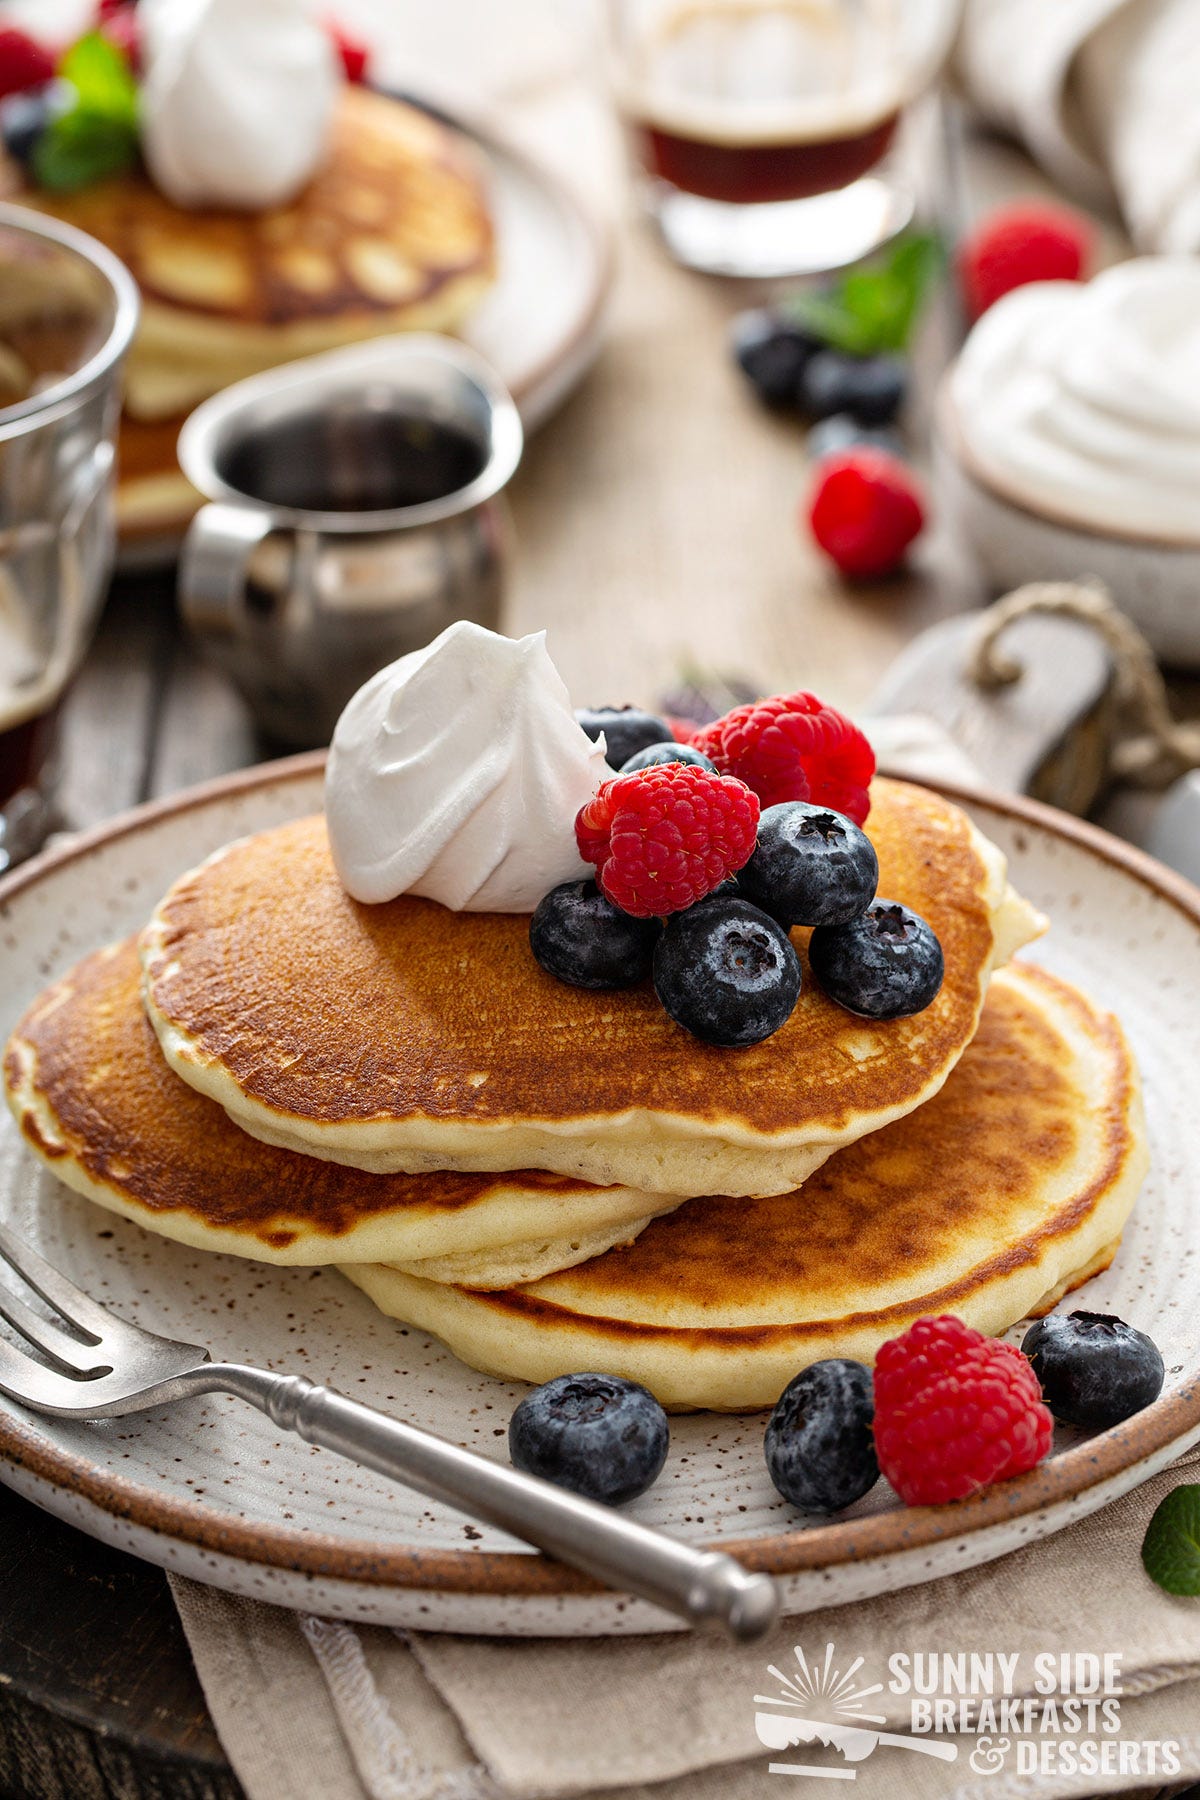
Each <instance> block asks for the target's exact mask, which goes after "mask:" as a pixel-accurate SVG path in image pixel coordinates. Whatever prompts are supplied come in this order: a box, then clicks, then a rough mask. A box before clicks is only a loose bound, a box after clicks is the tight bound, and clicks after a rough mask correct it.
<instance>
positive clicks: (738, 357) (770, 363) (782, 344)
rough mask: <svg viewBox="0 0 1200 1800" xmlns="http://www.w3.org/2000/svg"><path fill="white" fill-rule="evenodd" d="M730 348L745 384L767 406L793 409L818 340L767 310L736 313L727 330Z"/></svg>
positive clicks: (819, 345) (819, 347)
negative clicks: (747, 383) (745, 380)
mask: <svg viewBox="0 0 1200 1800" xmlns="http://www.w3.org/2000/svg"><path fill="white" fill-rule="evenodd" d="M729 348H730V350H731V351H732V352H733V356H734V359H735V361H736V362H737V364H738V367H739V368H740V369H741V371H742V373H743V375H744V376H745V377H746V379H747V381H749V383H750V384H751V386H752V387H753V388H754V391H755V393H756V394H757V395H758V397H759V399H760V400H763V401H765V402H766V404H767V405H768V406H796V405H797V404H798V403H799V399H800V383H801V380H802V378H803V375H804V369H805V365H806V364H807V362H808V360H809V358H810V357H811V356H814V355H815V354H816V353H817V352H818V351H819V350H820V349H821V348H822V345H821V340H820V338H818V337H814V336H813V334H812V333H811V332H809V331H805V330H803V329H802V328H801V327H800V326H799V325H793V324H791V323H789V321H788V320H787V319H784V318H781V317H780V315H779V314H778V313H776V312H772V311H771V310H770V309H769V308H766V307H764V308H761V309H758V310H755V311H754V312H743V313H739V314H738V315H737V317H736V318H735V319H734V321H733V324H732V325H731V326H730V329H729Z"/></svg>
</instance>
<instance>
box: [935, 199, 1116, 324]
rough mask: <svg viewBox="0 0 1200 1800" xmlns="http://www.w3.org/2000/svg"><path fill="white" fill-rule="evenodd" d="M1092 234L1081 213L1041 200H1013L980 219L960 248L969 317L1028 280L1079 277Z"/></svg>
mask: <svg viewBox="0 0 1200 1800" xmlns="http://www.w3.org/2000/svg"><path fill="white" fill-rule="evenodd" d="M1095 242H1096V234H1095V232H1094V231H1093V229H1092V226H1091V224H1090V223H1089V222H1088V220H1087V219H1085V218H1084V217H1083V214H1082V213H1077V212H1074V211H1073V210H1072V209H1071V208H1070V207H1069V206H1056V205H1054V204H1053V203H1051V202H1048V201H1044V200H1014V201H1013V202H1012V204H1011V205H1009V206H998V207H997V208H996V209H995V211H994V212H990V213H988V214H987V216H986V217H985V218H983V219H981V220H980V222H979V224H978V225H976V227H975V229H974V231H972V232H970V233H969V234H968V235H967V236H966V237H965V238H964V239H963V241H962V243H961V244H960V245H959V249H958V281H959V286H960V288H961V289H962V297H963V304H964V306H965V307H966V309H967V312H968V314H969V316H970V317H971V318H972V319H977V318H978V317H979V316H980V314H981V313H985V312H986V311H987V309H988V307H989V306H991V305H993V304H994V303H995V302H996V301H997V300H999V298H1000V296H1001V294H1007V293H1010V292H1011V291H1012V289H1013V288H1017V287H1024V285H1025V283H1026V282H1027V281H1082V280H1084V278H1085V277H1086V275H1087V272H1088V269H1089V268H1090V266H1091V262H1092V256H1093V253H1094V250H1095Z"/></svg>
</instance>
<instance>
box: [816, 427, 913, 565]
mask: <svg viewBox="0 0 1200 1800" xmlns="http://www.w3.org/2000/svg"><path fill="white" fill-rule="evenodd" d="M924 524H925V497H924V494H923V492H922V489H921V485H920V483H919V482H918V480H917V478H916V476H915V475H914V474H913V472H912V470H911V469H910V468H909V467H908V465H907V464H906V463H904V462H902V461H901V460H900V458H899V457H898V456H890V455H889V454H888V452H887V451H886V450H879V449H876V448H874V447H873V446H871V445H869V444H858V445H855V446H852V447H851V448H850V449H848V450H844V451H843V452H842V453H841V455H840V456H827V457H825V458H824V459H823V461H822V462H821V463H820V464H819V465H818V468H817V480H816V486H815V487H814V488H813V490H812V494H811V497H810V498H809V501H808V525H809V530H810V531H811V532H812V535H813V537H814V538H815V539H816V541H817V543H818V544H819V545H820V547H821V549H822V550H823V551H824V552H825V554H826V556H828V557H829V558H830V560H831V561H832V562H835V563H836V564H837V566H838V568H839V569H840V570H841V572H842V574H843V575H849V576H850V577H851V578H852V579H854V580H859V581H861V580H870V579H871V578H872V577H874V576H878V575H890V574H891V573H892V571H893V570H894V569H896V568H898V567H899V565H900V563H901V562H902V560H903V558H904V553H905V551H906V550H907V549H908V546H909V545H910V544H911V543H912V541H913V539H914V538H915V537H917V536H919V534H920V532H921V529H922V527H923V526H924Z"/></svg>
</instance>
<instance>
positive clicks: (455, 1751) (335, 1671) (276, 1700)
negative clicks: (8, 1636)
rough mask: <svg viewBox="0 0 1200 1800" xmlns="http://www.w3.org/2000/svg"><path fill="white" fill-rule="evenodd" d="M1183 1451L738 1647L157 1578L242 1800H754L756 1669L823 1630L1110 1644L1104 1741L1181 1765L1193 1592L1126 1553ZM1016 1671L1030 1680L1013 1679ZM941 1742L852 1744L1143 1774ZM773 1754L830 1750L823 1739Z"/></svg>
mask: <svg viewBox="0 0 1200 1800" xmlns="http://www.w3.org/2000/svg"><path fill="white" fill-rule="evenodd" d="M1197 1464H1200V1452H1196V1453H1193V1454H1192V1456H1190V1457H1187V1458H1185V1459H1183V1460H1182V1461H1181V1462H1180V1463H1179V1464H1176V1465H1175V1467H1173V1468H1171V1469H1168V1470H1165V1471H1163V1472H1162V1473H1161V1474H1160V1475H1157V1476H1155V1477H1154V1479H1153V1480H1151V1481H1149V1482H1147V1483H1146V1485H1145V1486H1144V1487H1142V1488H1140V1489H1138V1490H1136V1491H1135V1492H1134V1493H1132V1494H1129V1495H1126V1496H1125V1498H1124V1499H1122V1500H1119V1501H1117V1502H1116V1503H1115V1504H1114V1505H1112V1506H1110V1507H1108V1508H1107V1509H1105V1510H1104V1511H1103V1512H1101V1513H1099V1514H1097V1515H1095V1516H1094V1517H1093V1518H1091V1519H1086V1520H1083V1521H1081V1522H1080V1523H1079V1524H1077V1525H1074V1526H1072V1527H1070V1528H1069V1529H1068V1530H1066V1531H1063V1532H1060V1533H1058V1534H1057V1535H1056V1536H1054V1537H1051V1538H1048V1539H1045V1540H1044V1541H1042V1542H1040V1543H1037V1544H1032V1545H1030V1546H1028V1547H1027V1548H1026V1549H1023V1550H1019V1551H1017V1552H1015V1553H1014V1554H1013V1555H1011V1556H1008V1557H1006V1558H1004V1559H1003V1560H1002V1561H1000V1562H997V1563H990V1564H985V1565H984V1566H983V1567H982V1568H979V1569H970V1570H966V1571H964V1572H963V1573H962V1574H960V1575H954V1576H949V1577H946V1578H945V1579H943V1580H941V1581H936V1582H931V1583H928V1584H926V1585H924V1586H921V1587H916V1588H906V1589H904V1590H902V1591H901V1592H899V1593H895V1594H889V1595H886V1596H883V1597H881V1598H880V1599H877V1600H872V1601H865V1602H862V1603H860V1604H858V1605H855V1606H847V1607H840V1608H831V1609H827V1610H825V1611H822V1612H819V1613H812V1614H809V1615H807V1616H804V1617H800V1618H796V1619H791V1620H786V1621H784V1623H783V1624H781V1625H780V1626H779V1627H778V1628H777V1629H776V1630H775V1632H774V1633H773V1634H772V1636H771V1637H770V1638H769V1639H768V1640H767V1641H766V1642H765V1643H763V1644H756V1645H750V1646H732V1645H728V1644H725V1643H723V1642H717V1641H714V1640H713V1639H711V1638H702V1637H697V1636H694V1635H691V1634H686V1633H682V1634H670V1635H664V1636H661V1637H644V1638H630V1639H621V1640H614V1639H597V1640H592V1641H571V1640H561V1639H542V1640H537V1639H531V1640H525V1641H522V1640H511V1641H508V1642H505V1641H497V1640H491V1639H486V1638H455V1637H441V1636H432V1635H412V1636H409V1637H406V1638H405V1637H401V1636H400V1635H399V1634H396V1633H392V1632H389V1631H386V1630H383V1629H381V1628H379V1627H377V1626H370V1627H368V1626H350V1625H345V1624H338V1623H334V1622H330V1621H322V1620H318V1619H313V1618H309V1617H307V1616H305V1615H302V1614H298V1613H289V1612H285V1611H282V1610H281V1609H278V1608H274V1607H269V1606H264V1605H262V1604H261V1603H260V1602H258V1601H252V1600H242V1599H239V1598H236V1597H235V1596H233V1595H228V1594H222V1593H219V1592H217V1591H216V1590H215V1589H211V1588H204V1587H200V1586H198V1585H197V1584H196V1583H194V1582H190V1581H185V1580H183V1579H181V1578H180V1577H177V1576H173V1577H172V1578H171V1586H172V1591H173V1592H174V1595H175V1599H176V1603H177V1605H178V1607H179V1613H180V1617H181V1619H182V1621H183V1625H184V1629H185V1631H186V1632H187V1637H188V1642H189V1644H190V1645H191V1649H192V1654H193V1656H194V1657H195V1660H196V1667H197V1670H198V1671H199V1675H200V1681H201V1684H202V1686H203V1688H204V1692H205V1696H206V1698H207V1700H208V1704H209V1707H210V1709H211V1711H212V1714H213V1718H214V1721H215V1723H216V1726H217V1730H218V1733H219V1735H220V1738H221V1741H222V1743H223V1744H224V1746H225V1750H226V1753H227V1754H228V1756H229V1759H230V1761H231V1763H232V1764H233V1766H234V1768H235V1770H236V1771H237V1773H238V1775H239V1777H240V1779H241V1781H242V1783H243V1785H244V1786H245V1788H246V1791H247V1794H248V1796H249V1800H296V1797H297V1796H301V1795H302V1796H306V1797H307V1796H312V1797H313V1800H498V1797H499V1796H512V1797H513V1800H567V1797H568V1796H572V1795H582V1794H588V1795H593V1796H605V1795H612V1796H616V1795H618V1794H619V1795H620V1796H621V1800H642V1797H643V1796H645V1800H650V1797H651V1794H653V1796H655V1797H656V1800H685V1796H686V1797H687V1800H692V1797H693V1796H694V1797H695V1800H707V1797H708V1796H712V1797H713V1800H716V1797H717V1796H720V1797H721V1800H743V1797H745V1800H750V1797H751V1796H755V1797H757V1796H763V1795H768V1794H774V1793H777V1792H786V1791H787V1790H786V1789H780V1788H779V1785H778V1781H777V1779H776V1778H773V1777H771V1776H770V1775H769V1772H768V1768H767V1764H768V1762H769V1760H770V1754H769V1753H768V1752H766V1751H764V1750H763V1749H762V1747H761V1746H760V1745H759V1743H758V1739H757V1737H756V1735H755V1727H754V1713H755V1707H754V1696H755V1694H756V1693H762V1692H767V1693H770V1692H772V1691H773V1689H774V1688H775V1686H776V1685H777V1684H776V1683H775V1682H774V1680H773V1679H772V1676H771V1674H770V1672H769V1665H770V1664H772V1663H773V1664H775V1665H776V1666H777V1667H783V1666H784V1665H788V1664H793V1646H795V1645H796V1644H800V1645H801V1646H802V1647H803V1648H804V1650H805V1653H806V1655H807V1656H808V1657H809V1659H810V1660H812V1659H813V1658H816V1659H818V1660H819V1659H820V1658H821V1657H822V1656H823V1655H824V1650H825V1646H826V1644H828V1643H832V1644H834V1645H835V1647H836V1652H837V1658H838V1663H839V1666H840V1667H842V1668H845V1667H847V1666H848V1665H849V1664H850V1663H851V1662H852V1661H853V1660H854V1659H855V1658H856V1657H859V1656H861V1657H863V1658H864V1659H865V1662H864V1665H863V1668H862V1670H861V1671H860V1673H859V1675H858V1677H857V1679H858V1680H859V1681H860V1682H862V1683H863V1684H866V1683H868V1682H875V1681H879V1680H885V1681H886V1679H887V1672H886V1664H887V1659H888V1658H889V1657H890V1656H893V1655H896V1654H905V1655H908V1656H910V1657H911V1656H914V1655H916V1654H917V1653H928V1652H937V1653H939V1654H940V1655H943V1656H945V1655H951V1654H954V1653H956V1652H960V1651H961V1652H967V1653H968V1654H969V1653H971V1652H975V1653H977V1654H984V1653H987V1652H992V1653H993V1654H998V1653H1001V1652H1003V1653H1005V1654H1009V1655H1012V1654H1019V1655H1020V1656H1021V1659H1022V1660H1021V1662H1020V1664H1019V1665H1018V1671H1019V1672H1020V1671H1024V1672H1025V1675H1026V1676H1029V1675H1031V1674H1032V1672H1033V1658H1034V1657H1035V1656H1038V1655H1042V1654H1046V1653H1054V1654H1059V1653H1062V1652H1068V1653H1071V1654H1077V1653H1080V1652H1091V1653H1093V1654H1097V1655H1100V1656H1103V1655H1105V1654H1115V1655H1118V1656H1120V1657H1121V1659H1122V1660H1121V1665H1120V1683H1121V1694H1120V1696H1119V1723H1120V1731H1119V1734H1116V1735H1117V1736H1118V1740H1119V1741H1120V1742H1122V1743H1125V1744H1126V1745H1129V1746H1133V1745H1135V1744H1138V1745H1140V1744H1141V1743H1142V1742H1143V1741H1144V1740H1153V1741H1155V1742H1158V1741H1162V1740H1175V1741H1176V1742H1177V1744H1178V1746H1179V1748H1178V1751H1177V1761H1178V1775H1177V1778H1178V1779H1182V1778H1184V1777H1200V1602H1197V1601H1194V1600H1179V1599H1173V1598H1172V1597H1171V1596H1170V1595H1167V1594H1164V1593H1163V1592H1162V1591H1161V1590H1160V1589H1158V1588H1157V1587H1155V1586H1154V1584H1153V1583H1152V1582H1151V1581H1150V1580H1149V1578H1148V1577H1147V1576H1146V1574H1145V1573H1144V1571H1143V1569H1142V1566H1141V1560H1140V1556H1139V1549H1140V1545H1141V1541H1142V1535H1143V1533H1144V1531H1145V1527H1146V1523H1147V1521H1148V1519H1149V1517H1150V1514H1151V1513H1152V1512H1153V1510H1154V1508H1155V1507H1156V1506H1157V1504H1158V1502H1159V1501H1160V1500H1161V1499H1162V1497H1163V1496H1164V1494H1166V1493H1168V1492H1170V1490H1171V1489H1172V1488H1173V1487H1175V1486H1176V1485H1177V1483H1179V1482H1180V1481H1181V1480H1187V1479H1189V1478H1194V1477H1195V1475H1196V1470H1197ZM1016 1689H1017V1691H1018V1692H1028V1691H1029V1682H1028V1679H1019V1680H1018V1681H1017V1682H1016ZM868 1706H869V1710H872V1711H877V1712H883V1713H884V1714H885V1715H886V1717H887V1721H888V1725H889V1726H890V1728H891V1729H892V1730H898V1731H904V1730H906V1729H907V1727H908V1725H909V1723H910V1716H909V1706H908V1702H907V1700H904V1699H900V1698H897V1697H893V1696H890V1695H888V1694H886V1693H885V1694H880V1695H876V1696H874V1697H873V1698H872V1699H871V1700H870V1702H869V1703H868ZM1040 1735H1041V1734H1038V1733H1035V1734H1034V1736H1035V1737H1040ZM1047 1735H1049V1736H1051V1737H1053V1736H1054V1735H1055V1734H1053V1733H1050V1734H1047ZM943 1741H949V1742H953V1743H955V1744H956V1746H957V1748H958V1756H957V1759H956V1760H955V1761H954V1762H953V1763H944V1762H940V1761H935V1760H933V1759H932V1758H928V1757H926V1756H923V1755H913V1754H905V1755H904V1756H903V1762H902V1763H900V1764H899V1766H898V1759H899V1758H900V1756H901V1755H902V1753H901V1752H900V1751H896V1750H886V1751H885V1750H881V1751H880V1752H879V1754H878V1755H876V1756H874V1757H872V1758H870V1759H869V1760H868V1761H867V1762H865V1763H862V1764H860V1765H859V1766H858V1772H857V1778H856V1779H857V1786H856V1790H855V1791H856V1793H857V1794H858V1795H859V1796H860V1800H893V1797H894V1795H895V1793H896V1791H897V1784H898V1783H902V1784H903V1786H902V1788H901V1791H902V1792H903V1793H904V1794H905V1795H907V1796H911V1797H912V1800H968V1796H972V1797H973V1796H974V1795H975V1794H977V1793H979V1794H990V1795H993V1796H996V1797H997V1800H999V1797H1000V1796H1006V1797H1007V1796H1015V1795H1017V1794H1018V1793H1020V1794H1022V1795H1028V1796H1029V1800H1052V1797H1053V1800H1060V1797H1065V1796H1068V1795H1092V1794H1100V1793H1123V1792H1127V1791H1129V1790H1130V1789H1131V1788H1134V1787H1138V1786H1143V1785H1144V1786H1154V1785H1156V1782H1155V1781H1154V1779H1153V1777H1151V1779H1149V1780H1147V1781H1145V1782H1140V1781H1138V1780H1136V1779H1135V1777H1136V1776H1137V1775H1141V1774H1143V1773H1144V1770H1145V1762H1144V1760H1143V1762H1142V1764H1141V1767H1139V1768H1137V1769H1130V1768H1128V1767H1127V1768H1126V1769H1125V1770H1124V1772H1122V1771H1121V1769H1120V1768H1119V1767H1118V1768H1117V1769H1116V1770H1115V1771H1113V1772H1111V1775H1110V1776H1107V1775H1096V1774H1091V1773H1087V1772H1080V1773H1079V1774H1078V1775H1075V1774H1072V1773H1071V1772H1069V1771H1064V1772H1061V1773H1049V1774H1032V1775H1031V1774H1019V1771H1018V1770H1017V1768H1016V1762H1015V1759H1016V1750H1015V1745H1013V1744H1012V1743H1011V1742H1010V1745H1009V1748H1008V1754H1007V1758H1006V1761H1005V1764H1004V1767H1003V1768H1002V1769H1001V1771H1000V1772H999V1773H996V1774H989V1773H987V1772H986V1770H983V1769H980V1768H978V1767H973V1766H972V1763H971V1758H972V1756H974V1757H975V1758H976V1763H977V1764H978V1762H979V1758H980V1756H981V1755H983V1756H987V1755H988V1754H989V1747H987V1746H983V1740H982V1739H980V1738H976V1737H975V1736H974V1735H971V1736H962V1737H960V1738H951V1739H949V1740H943ZM1066 1741H1067V1739H1066V1737H1065V1736H1064V1738H1063V1742H1064V1743H1065V1742H1066ZM788 1754H789V1757H790V1758H792V1759H794V1760H802V1761H810V1762H814V1763H818V1764H825V1765H828V1766H832V1767H839V1766H844V1765H841V1764H840V1759H839V1758H838V1756H837V1755H836V1753H833V1752H829V1751H824V1750H821V1749H813V1750H804V1751H799V1752H792V1753H788ZM1127 1754H1130V1753H1127ZM1141 1754H1142V1756H1143V1758H1144V1756H1145V1752H1141ZM1161 1768H1162V1765H1161V1763H1160V1765H1159V1769H1160V1771H1161ZM1169 1772H1170V1771H1169V1770H1168V1773H1169ZM1018 1774H1019V1780H1018Z"/></svg>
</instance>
